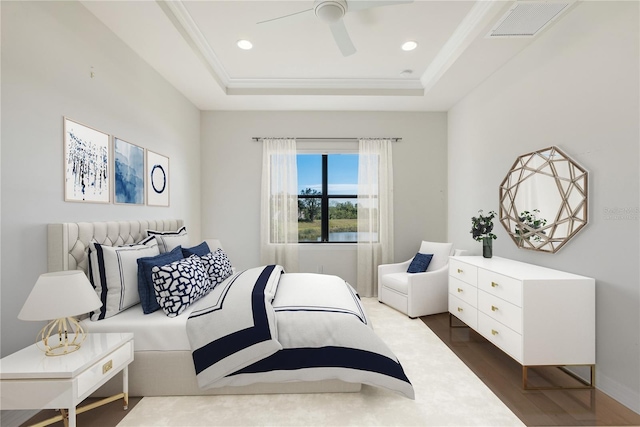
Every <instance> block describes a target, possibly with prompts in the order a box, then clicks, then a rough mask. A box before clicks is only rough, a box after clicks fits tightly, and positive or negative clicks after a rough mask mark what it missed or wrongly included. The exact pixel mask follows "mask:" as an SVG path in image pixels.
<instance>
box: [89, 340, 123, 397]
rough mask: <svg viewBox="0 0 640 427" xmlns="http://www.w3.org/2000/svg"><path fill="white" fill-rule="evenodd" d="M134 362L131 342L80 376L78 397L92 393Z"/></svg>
mask: <svg viewBox="0 0 640 427" xmlns="http://www.w3.org/2000/svg"><path fill="white" fill-rule="evenodd" d="M132 360H133V342H132V341H129V342H127V343H125V344H124V345H123V346H122V347H119V348H117V349H116V350H114V351H113V352H112V353H111V354H109V355H108V356H106V357H104V358H102V359H101V360H100V361H98V362H97V363H95V364H94V365H93V366H91V367H90V368H89V369H87V370H86V371H84V372H83V373H81V374H80V375H78V377H77V381H78V396H79V397H80V398H81V399H82V398H83V396H84V395H88V394H89V393H92V392H93V391H94V390H92V388H97V387H96V386H99V385H102V384H103V381H104V379H105V378H106V377H112V376H114V375H115V374H117V373H118V372H120V371H121V370H122V368H123V367H124V366H126V365H128V364H129V363H131V361H132Z"/></svg>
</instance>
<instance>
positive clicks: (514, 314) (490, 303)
mask: <svg viewBox="0 0 640 427" xmlns="http://www.w3.org/2000/svg"><path fill="white" fill-rule="evenodd" d="M478 311H479V312H481V313H484V314H486V315H488V316H489V317H491V318H492V319H495V320H497V321H498V322H500V323H502V324H504V325H506V326H508V327H509V328H510V329H513V330H514V331H515V332H517V333H519V334H521V333H522V308H520V307H517V306H515V305H513V304H511V303H510V302H507V301H505V300H503V299H501V298H498V297H496V296H494V295H491V294H488V293H486V292H485V291H482V290H480V291H478Z"/></svg>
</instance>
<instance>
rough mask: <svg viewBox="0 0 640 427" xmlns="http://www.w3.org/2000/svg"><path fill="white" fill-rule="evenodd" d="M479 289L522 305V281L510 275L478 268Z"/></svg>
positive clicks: (519, 305)
mask: <svg viewBox="0 0 640 427" xmlns="http://www.w3.org/2000/svg"><path fill="white" fill-rule="evenodd" d="M478 289H481V290H483V291H485V292H488V293H490V294H492V295H495V296H497V297H500V298H502V299H503V300H506V301H509V302H510V303H512V304H515V305H517V306H518V307H522V282H521V281H520V280H517V279H514V278H512V277H509V276H503V275H502V274H498V273H494V272H493V271H488V270H484V269H482V268H481V269H478Z"/></svg>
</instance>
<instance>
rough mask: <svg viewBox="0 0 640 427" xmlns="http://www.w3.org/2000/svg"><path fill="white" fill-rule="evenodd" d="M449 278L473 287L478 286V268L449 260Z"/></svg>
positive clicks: (455, 260)
mask: <svg viewBox="0 0 640 427" xmlns="http://www.w3.org/2000/svg"><path fill="white" fill-rule="evenodd" d="M449 276H450V277H455V278H456V279H460V280H462V281H463V282H466V283H468V284H470V285H472V286H477V285H478V267H476V266H475V265H471V264H467V263H465V262H462V261H458V260H457V259H449Z"/></svg>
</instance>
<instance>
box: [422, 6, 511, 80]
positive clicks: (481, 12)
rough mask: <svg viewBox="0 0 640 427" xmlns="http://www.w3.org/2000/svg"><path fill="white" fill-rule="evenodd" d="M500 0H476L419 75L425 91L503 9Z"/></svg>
mask: <svg viewBox="0 0 640 427" xmlns="http://www.w3.org/2000/svg"><path fill="white" fill-rule="evenodd" d="M505 4H511V2H504V1H502V0H484V1H477V2H476V3H475V4H474V5H473V7H472V8H471V10H470V11H469V13H467V15H466V16H465V17H464V19H463V20H462V22H460V25H458V27H457V28H456V30H455V31H454V32H453V34H452V35H451V37H450V38H449V40H447V42H446V43H445V44H444V45H443V46H442V48H441V49H440V51H439V52H438V54H437V55H436V56H435V58H434V59H433V61H432V62H431V64H429V67H427V69H426V71H425V72H424V74H423V75H422V77H420V82H421V83H422V86H423V87H424V90H425V92H428V91H429V90H431V88H433V87H434V86H435V85H436V83H438V81H439V80H440V78H442V76H443V75H444V74H445V73H446V72H447V70H449V68H450V67H451V66H452V65H453V64H454V63H455V62H456V61H457V60H458V59H459V58H460V56H461V55H462V54H463V53H464V51H465V50H466V49H467V48H468V47H469V45H470V44H471V43H472V42H473V41H474V40H475V39H476V38H477V37H478V35H479V34H480V33H481V32H482V31H483V30H484V29H485V28H486V27H487V25H489V23H490V22H491V21H492V20H493V19H494V18H495V17H496V16H497V15H498V13H499V12H501V11H503V10H504V9H505Z"/></svg>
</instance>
